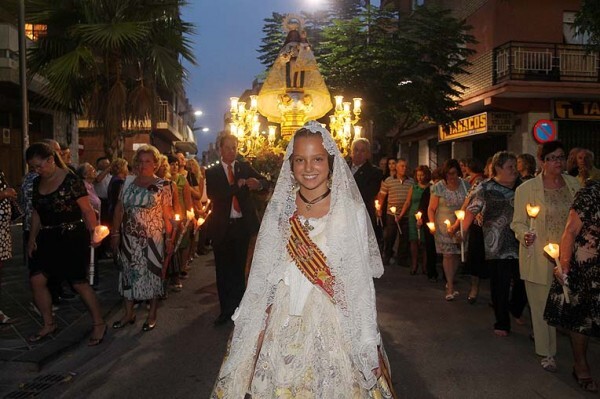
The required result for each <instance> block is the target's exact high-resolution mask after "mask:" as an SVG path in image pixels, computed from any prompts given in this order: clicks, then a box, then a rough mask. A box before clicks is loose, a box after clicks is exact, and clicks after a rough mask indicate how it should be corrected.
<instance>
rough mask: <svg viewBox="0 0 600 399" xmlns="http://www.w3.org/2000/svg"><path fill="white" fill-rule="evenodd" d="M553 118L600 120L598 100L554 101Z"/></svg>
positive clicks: (599, 102) (599, 103)
mask: <svg viewBox="0 0 600 399" xmlns="http://www.w3.org/2000/svg"><path fill="white" fill-rule="evenodd" d="M554 119H572V120H582V121H598V120H600V101H598V100H596V101H592V100H590V101H563V100H556V101H554Z"/></svg>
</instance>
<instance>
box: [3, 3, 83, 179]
mask: <svg viewBox="0 0 600 399" xmlns="http://www.w3.org/2000/svg"><path fill="white" fill-rule="evenodd" d="M17 26H18V23H17V19H16V16H15V15H14V14H13V13H10V12H8V11H7V10H5V9H3V8H2V7H1V6H0V132H1V134H2V138H1V140H0V169H2V170H3V171H4V173H5V174H6V177H7V180H8V182H9V184H10V185H12V186H15V187H16V186H18V185H19V184H20V182H21V178H22V177H23V174H24V171H23V155H24V149H23V146H22V136H23V130H22V117H21V115H22V106H21V85H20V82H19V39H18V36H19V35H18V30H17ZM43 30H44V27H42V26H38V25H30V24H27V25H26V26H25V31H26V36H27V39H26V41H27V46H30V45H31V44H32V43H33V41H34V40H36V38H37V36H38V35H39V34H41V33H43ZM27 85H28V97H29V129H28V130H29V142H30V143H33V142H36V141H40V140H41V139H44V138H52V139H55V140H57V141H59V142H61V143H65V144H68V145H70V146H71V153H72V154H74V159H75V160H77V151H78V135H77V129H76V126H75V124H74V123H73V121H71V120H70V119H69V117H68V115H66V114H65V113H62V112H58V111H54V110H50V109H47V108H44V107H43V106H42V100H43V98H44V80H43V79H42V78H40V77H39V76H33V77H30V78H29V80H28V83H27Z"/></svg>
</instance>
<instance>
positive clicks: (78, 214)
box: [0, 139, 208, 346]
mask: <svg viewBox="0 0 600 399" xmlns="http://www.w3.org/2000/svg"><path fill="white" fill-rule="evenodd" d="M25 156H26V161H27V163H28V165H29V172H28V173H27V174H26V175H25V176H24V178H23V182H22V184H21V192H20V195H18V193H17V191H16V190H15V189H14V188H11V187H9V186H8V184H7V182H6V179H5V178H4V174H3V173H2V172H1V171H0V216H1V217H0V242H1V244H0V245H1V247H0V262H1V261H4V260H6V259H9V258H10V257H11V256H12V243H11V234H10V230H9V226H10V224H11V222H12V221H13V219H14V218H15V216H16V215H15V213H16V212H17V213H19V216H24V218H23V243H24V247H25V248H24V253H25V255H26V256H25V260H26V264H27V267H28V270H29V279H30V284H31V290H32V299H33V301H32V304H31V306H32V310H33V311H35V312H36V313H38V314H39V315H40V316H41V318H42V324H41V328H40V329H39V331H37V332H36V333H35V334H33V335H31V336H30V337H28V338H27V339H28V341H29V342H31V343H36V342H39V341H42V340H44V339H46V338H48V337H50V336H52V335H53V334H54V333H55V332H56V331H57V329H58V327H59V326H58V324H57V321H56V319H55V315H54V311H55V310H56V309H57V306H58V305H59V303H60V302H61V301H62V300H65V299H70V298H74V297H76V296H79V297H80V298H81V300H82V301H83V302H84V303H85V305H86V306H87V308H88V309H89V311H90V315H91V318H92V323H93V326H92V327H93V328H92V332H91V335H90V339H89V342H88V345H90V346H95V345H98V344H100V343H101V342H102V341H103V339H104V337H105V335H106V332H107V329H108V328H107V325H106V323H105V322H104V320H103V317H102V311H101V309H100V305H99V302H98V299H97V296H96V294H95V291H94V288H95V287H94V286H96V285H97V284H98V279H99V277H100V275H99V273H98V269H99V268H94V273H93V277H92V276H91V275H90V274H91V273H90V269H89V265H90V248H91V247H94V248H96V250H95V251H94V252H95V254H96V257H105V258H109V259H114V262H115V263H116V265H117V266H118V267H119V270H120V275H119V283H118V287H115V288H117V289H118V290H119V292H120V293H121V295H122V296H123V298H124V304H125V305H124V308H125V313H124V315H123V317H122V318H121V319H120V320H118V321H117V322H115V323H114V324H113V325H112V327H113V328H115V329H118V328H122V327H125V326H126V325H128V324H134V322H135V314H134V313H133V308H134V305H136V304H137V305H138V306H139V305H140V304H143V303H144V302H145V303H146V306H147V308H148V316H147V319H146V321H145V323H144V324H143V326H142V330H143V331H150V330H152V329H153V328H154V327H155V326H156V320H157V300H158V299H166V297H167V292H168V291H169V289H171V290H173V291H178V290H181V288H182V284H181V280H183V279H185V278H187V277H188V273H187V272H188V271H189V264H190V262H191V260H192V258H193V256H194V254H195V252H196V251H195V250H194V251H192V250H191V248H192V247H193V246H195V245H196V243H197V241H196V240H195V238H196V236H197V235H198V228H196V226H199V224H198V222H197V220H198V219H200V220H203V219H202V218H205V217H206V216H207V212H206V203H207V201H208V198H207V197H206V190H205V178H204V169H203V168H201V167H200V165H199V164H198V162H197V161H195V160H194V159H187V158H186V157H185V155H184V154H181V153H178V154H168V157H167V156H165V155H161V154H160V153H159V152H158V150H157V149H156V148H155V147H153V146H149V145H146V146H141V147H140V148H139V149H138V150H137V151H136V153H135V155H134V157H133V159H132V162H131V163H129V162H128V161H127V160H125V159H122V158H117V159H114V160H113V161H110V160H109V159H108V158H107V157H101V158H98V160H97V161H96V163H95V166H94V165H91V164H90V163H87V162H86V163H81V164H80V165H78V166H75V165H73V164H72V162H71V159H70V154H69V151H68V148H66V149H65V147H61V145H60V144H59V143H58V142H56V141H55V140H51V139H46V140H43V141H42V142H39V143H34V144H32V145H31V146H30V147H29V148H27V151H26V153H25ZM17 198H19V199H20V201H17ZM186 211H188V212H186ZM21 213H22V214H23V215H21ZM190 213H191V214H192V216H189V215H190ZM176 219H177V220H176ZM99 225H104V226H107V227H108V228H109V230H110V236H109V237H107V238H105V239H104V240H95V239H93V235H94V231H95V230H96V228H97V226H99ZM184 227H185V228H184ZM175 240H177V243H175V242H174V241H175ZM176 245H177V248H175V246H176ZM66 253H68V254H69V256H65V254H66ZM94 263H95V262H94ZM0 266H1V263H0ZM90 281H94V284H93V286H92V284H90ZM9 320H10V317H9V315H6V314H4V313H3V312H2V311H0V323H2V324H4V323H8V322H9Z"/></svg>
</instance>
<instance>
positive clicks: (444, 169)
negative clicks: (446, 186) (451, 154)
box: [442, 159, 463, 181]
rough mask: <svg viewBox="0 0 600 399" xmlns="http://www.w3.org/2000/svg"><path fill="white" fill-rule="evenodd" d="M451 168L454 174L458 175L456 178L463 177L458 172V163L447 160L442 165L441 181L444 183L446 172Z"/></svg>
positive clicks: (453, 160) (459, 171)
mask: <svg viewBox="0 0 600 399" xmlns="http://www.w3.org/2000/svg"><path fill="white" fill-rule="evenodd" d="M452 168H454V169H456V172H457V173H458V177H463V175H462V172H461V170H460V164H459V163H458V161H457V160H456V159H448V160H446V161H445V162H444V164H443V165H442V179H444V181H446V177H447V176H448V172H449V171H450V169H452Z"/></svg>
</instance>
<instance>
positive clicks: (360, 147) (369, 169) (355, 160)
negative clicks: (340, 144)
mask: <svg viewBox="0 0 600 399" xmlns="http://www.w3.org/2000/svg"><path fill="white" fill-rule="evenodd" d="M350 157H351V159H352V160H351V161H350V170H351V171H352V174H353V175H354V180H355V181H356V185H357V186H358V190H359V191H360V195H361V196H362V199H363V201H364V203H365V206H366V207H367V212H369V216H370V217H371V223H372V224H373V228H374V229H375V231H377V230H378V227H377V216H376V213H375V197H377V194H378V193H379V188H380V187H381V179H382V178H383V174H382V172H381V170H380V169H379V168H377V167H376V166H374V165H373V164H372V163H371V144H370V143H369V140H367V139H365V138H360V139H356V140H354V142H353V143H352V151H351V155H350Z"/></svg>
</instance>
